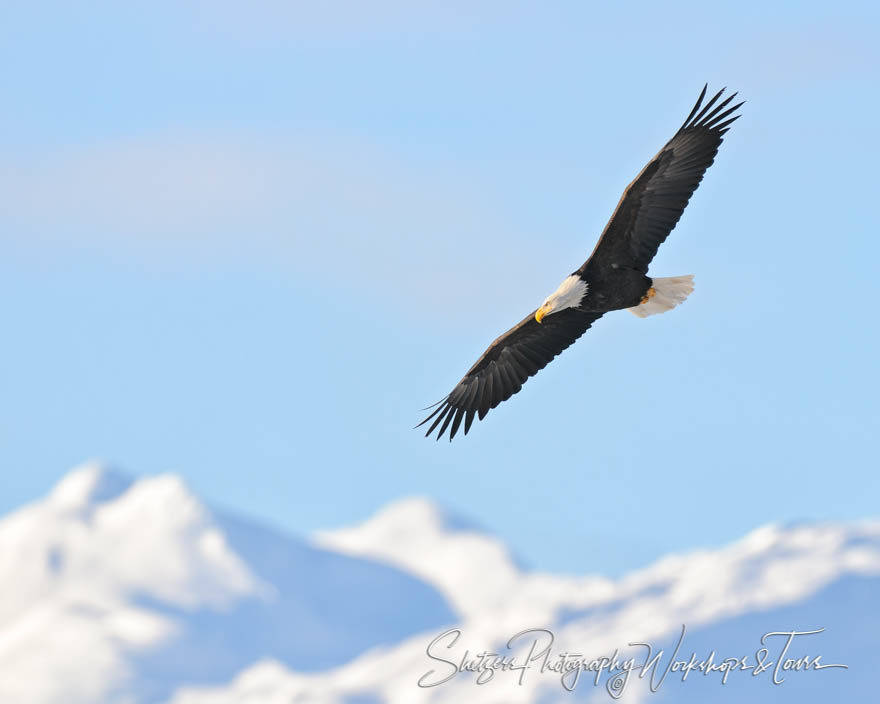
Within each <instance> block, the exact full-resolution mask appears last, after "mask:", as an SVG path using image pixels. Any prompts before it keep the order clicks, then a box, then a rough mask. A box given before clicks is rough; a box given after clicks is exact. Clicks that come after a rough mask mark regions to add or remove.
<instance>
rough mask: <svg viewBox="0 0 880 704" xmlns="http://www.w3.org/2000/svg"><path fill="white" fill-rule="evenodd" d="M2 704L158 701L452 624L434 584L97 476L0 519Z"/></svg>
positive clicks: (175, 493)
mask: <svg viewBox="0 0 880 704" xmlns="http://www.w3.org/2000/svg"><path fill="white" fill-rule="evenodd" d="M0 584H2V587H0V701H3V702H6V701H14V702H47V703H48V702H53V703H54V702H64V703H65V704H67V703H70V702H106V701H132V699H131V695H132V693H134V694H136V697H135V699H134V700H135V701H139V702H141V701H144V702H150V701H158V700H161V699H163V698H164V697H166V696H168V695H169V694H170V692H171V691H172V690H173V689H174V688H176V687H178V686H180V684H181V683H184V682H192V683H197V682H202V683H205V682H219V681H224V680H226V679H228V678H230V677H232V676H233V675H234V674H235V673H236V672H238V671H239V670H240V669H242V668H243V667H245V666H247V665H249V664H251V663H253V662H254V661H256V660H258V659H260V658H265V657H273V658H277V659H279V660H280V661H282V662H285V663H288V664H289V665H291V666H295V667H296V668H298V669H301V670H306V671H308V670H314V669H317V668H325V667H330V666H333V665H339V664H341V663H343V662H346V661H348V660H349V659H351V658H352V657H354V656H355V655H356V654H358V653H361V652H363V651H364V650H365V649H367V648H369V647H372V646H375V645H378V644H382V643H393V642H396V641H398V640H400V639H401V638H403V637H405V636H406V635H408V634H411V633H413V632H417V631H420V630H422V629H424V628H429V627H433V626H440V625H442V624H445V623H449V622H451V621H453V620H454V618H455V616H454V614H453V612H452V611H451V610H450V609H449V607H448V606H447V604H446V602H445V601H444V599H443V598H442V596H441V595H440V594H439V593H438V592H437V591H436V590H435V589H433V588H432V587H431V586H429V585H427V584H425V583H424V582H421V581H420V580H418V579H416V578H414V577H412V576H411V575H409V574H407V573H405V572H402V571H400V570H397V569H395V568H393V567H390V566H387V565H384V564H379V563H376V562H371V561H367V560H362V559H359V558H353V557H349V556H345V555H341V554H339V553H335V552H329V551H326V550H323V549H320V548H318V547H315V546H312V545H309V544H307V543H304V542H302V541H299V540H296V539H294V538H290V537H287V536H283V535H281V534H279V533H277V532H274V531H272V530H271V529H268V528H266V527H263V526H260V525H257V524H254V523H250V522H248V521H244V520H241V519H238V518H233V517H228V516H222V515H217V514H215V513H213V512H212V511H210V510H209V509H208V508H207V507H205V506H204V505H203V504H202V503H201V502H200V501H199V500H198V499H197V498H195V497H194V496H193V495H192V494H191V493H190V492H189V491H188V489H187V488H186V486H185V485H184V484H183V482H181V481H180V479H178V478H176V477H173V476H159V477H151V478H147V479H142V480H140V481H137V482H131V481H130V480H127V479H126V478H125V477H123V476H121V475H118V474H114V473H112V472H108V471H106V470H103V469H101V468H99V467H97V466H88V467H84V468H81V469H78V470H76V471H74V472H72V473H71V474H70V475H68V476H67V477H66V478H65V479H64V480H63V481H62V482H61V483H60V484H59V485H58V486H57V487H56V488H55V490H54V491H53V492H52V493H51V494H50V495H49V496H48V497H47V498H46V499H45V500H43V501H40V502H37V503H35V504H32V505H30V506H27V507H25V508H23V509H21V510H19V511H17V512H15V513H13V514H11V515H9V516H7V517H5V518H3V519H2V520H0Z"/></svg>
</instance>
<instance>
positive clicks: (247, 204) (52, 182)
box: [0, 134, 527, 305]
mask: <svg viewBox="0 0 880 704" xmlns="http://www.w3.org/2000/svg"><path fill="white" fill-rule="evenodd" d="M435 166H436V164H425V165H424V168H417V167H416V166H414V165H412V164H408V163H406V162H405V161H404V160H400V159H396V158H395V157H394V156H392V155H390V154H388V153H383V152H382V151H381V150H379V149H377V148H375V147H372V146H369V145H365V144H358V143H354V142H351V141H348V142H344V141H340V140H335V141H334V140H330V139H327V138H326V137H320V138H319V137H305V136H303V137H301V138H300V139H298V140H292V139H286V138H285V139H278V140H269V139H254V138H247V137H240V136H230V135H213V136H206V135H204V134H202V135H199V136H187V135H181V134H157V135H151V136H146V137H141V138H132V139H126V140H119V141H113V142H105V143H102V144H99V145H96V146H92V147H90V148H77V149H74V150H68V151H65V152H63V153H55V154H51V155H46V156H44V157H41V158H30V159H28V160H26V161H20V162H19V163H17V164H11V165H10V164H7V166H6V167H5V168H4V169H3V170H2V171H0V192H2V193H3V194H4V195H3V200H4V201H5V203H4V205H3V209H2V210H3V215H2V216H0V223H2V228H3V230H4V231H5V232H6V233H7V235H6V236H7V237H15V238H17V240H18V242H19V244H23V245H25V246H28V245H31V246H39V247H42V248H47V249H48V250H49V251H51V250H53V249H54V250H57V251H59V252H63V251H65V250H66V248H67V247H68V246H69V245H70V243H75V244H76V245H77V246H88V247H98V248H101V249H110V250H113V251H117V252H121V253H130V254H132V255H135V256H139V257H145V259H146V261H149V260H150V258H151V257H153V258H154V260H155V261H160V260H162V259H165V258H168V257H176V258H182V259H183V260H184V261H187V260H191V261H192V263H193V265H195V264H196V262H200V263H201V264H204V263H205V262H207V263H208V264H209V265H210V264H211V262H215V261H217V260H218V259H219V260H224V259H226V260H228V258H229V257H250V256H253V257H257V258H263V259H265V258H266V257H267V256H268V257H270V258H272V260H273V261H280V262H282V263H283V264H284V265H285V266H288V267H290V268H291V269H292V270H293V271H294V272H295V273H297V274H298V275H301V276H305V277H310V278H313V279H321V280H330V281H335V282H340V281H345V282H346V283H347V284H348V285H350V286H352V287H357V288H363V287H364V286H366V287H368V288H370V289H371V290H372V291H373V292H375V293H379V294H380V295H385V294H394V295H398V296H406V297H407V298H411V299H412V301H413V302H414V304H415V305H430V304H433V303H443V304H444V305H448V304H450V303H451V304H455V305H457V304H461V303H463V302H464V301H465V300H467V299H470V298H472V297H473V296H474V295H481V294H482V295H489V294H490V293H491V291H492V290H493V288H495V287H493V286H492V284H491V282H490V281H485V280H484V279H485V277H484V274H485V273H486V270H487V264H488V265H489V271H490V272H491V271H492V270H495V271H499V272H500V271H503V270H506V271H512V272H514V274H516V273H517V272H521V271H523V270H524V269H525V268H526V267H527V262H526V257H524V256H522V254H521V253H520V254H517V251H516V250H517V238H516V232H515V230H513V228H511V226H510V224H509V223H506V222H504V221H503V219H502V218H501V217H500V216H498V215H496V214H494V213H493V212H491V210H490V208H489V207H488V206H487V205H486V204H485V203H483V202H481V199H480V196H479V194H476V195H472V194H470V193H468V190H467V188H466V187H465V186H464V185H462V184H461V183H457V182H456V181H455V174H454V173H453V172H446V171H444V170H442V169H440V170H437V169H433V168H432V167H435ZM502 242H503V243H504V245H505V246H500V245H501V243H502ZM520 245H521V246H522V247H525V246H526V244H525V243H520ZM481 281H482V282H483V283H482V284H481ZM401 292H402V293H401Z"/></svg>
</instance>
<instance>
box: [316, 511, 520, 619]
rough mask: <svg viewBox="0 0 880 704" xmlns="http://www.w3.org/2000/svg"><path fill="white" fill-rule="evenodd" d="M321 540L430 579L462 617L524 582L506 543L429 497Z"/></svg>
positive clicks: (327, 534) (326, 533)
mask: <svg viewBox="0 0 880 704" xmlns="http://www.w3.org/2000/svg"><path fill="white" fill-rule="evenodd" d="M315 541H316V542H317V543H318V544H319V545H321V546H323V547H327V548H330V549H333V550H338V551H339V552H342V553H346V554H349V555H355V556H358V557H366V558H370V559H376V560H381V561H383V562H386V563H388V564H391V565H394V566H395V567H399V568H401V569H404V570H407V571H408V572H411V573H412V574H414V575H416V576H418V577H421V578H422V579H425V580H427V581H428V582H430V583H431V584H434V585H436V586H437V587H438V588H439V589H440V590H441V592H442V593H443V594H444V596H445V597H446V598H447V599H448V600H449V601H450V603H452V604H453V606H454V607H455V608H456V610H457V611H458V613H459V614H460V615H461V616H462V617H467V616H468V615H470V614H474V613H477V612H479V611H481V610H484V609H486V608H490V607H491V606H492V605H494V604H496V603H498V600H499V596H500V595H502V594H504V593H506V592H508V591H509V590H510V589H511V588H512V587H513V585H514V584H516V583H517V582H518V581H519V579H520V577H521V574H520V571H519V569H518V567H517V566H516V563H515V561H514V559H513V558H512V556H511V554H510V551H509V549H508V548H507V546H506V545H505V544H504V543H503V542H502V541H501V540H499V539H498V538H496V537H495V536H493V535H491V534H489V533H486V532H485V531H483V530H481V529H479V528H478V527H477V526H476V525H475V524H473V523H471V522H469V521H466V520H463V519H461V518H459V517H457V516H456V515H455V514H454V513H452V512H450V511H447V510H445V509H443V508H441V507H440V506H438V505H437V504H436V503H434V502H433V501H431V500H429V499H426V498H423V497H410V498H404V499H399V500H397V501H394V502H392V503H390V504H388V505H387V506H385V507H384V508H382V509H380V510H379V511H378V512H377V513H376V514H375V515H373V516H372V517H371V518H368V519H367V520H366V521H364V522H363V523H361V524H359V525H355V526H349V527H346V528H340V529H338V530H332V531H321V532H319V533H317V534H316V535H315Z"/></svg>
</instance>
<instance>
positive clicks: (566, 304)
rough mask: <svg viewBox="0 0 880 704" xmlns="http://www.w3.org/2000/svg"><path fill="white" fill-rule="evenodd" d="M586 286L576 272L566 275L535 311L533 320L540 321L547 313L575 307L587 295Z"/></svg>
mask: <svg viewBox="0 0 880 704" xmlns="http://www.w3.org/2000/svg"><path fill="white" fill-rule="evenodd" d="M587 288H589V287H588V285H587V282H586V281H584V280H583V279H582V278H581V277H580V276H578V275H577V274H572V275H571V276H569V277H567V278H566V279H565V281H563V282H562V283H561V284H559V288H557V289H556V290H555V291H554V292H553V293H551V294H550V295H549V296H547V299H546V300H545V301H544V302H543V303H542V304H541V307H540V308H538V310H537V311H536V312H535V320H537V321H538V322H539V323H540V322H541V321H542V320H543V319H544V318H545V317H546V316H548V315H552V314H553V313H558V312H559V311H561V310H565V309H566V308H576V307H577V306H579V305H580V304H581V301H582V300H583V299H584V296H586V295H587Z"/></svg>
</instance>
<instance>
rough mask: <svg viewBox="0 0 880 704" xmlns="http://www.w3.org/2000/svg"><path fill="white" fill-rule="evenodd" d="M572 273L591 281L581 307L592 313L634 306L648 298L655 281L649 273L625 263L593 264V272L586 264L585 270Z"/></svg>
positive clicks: (588, 283) (587, 282)
mask: <svg viewBox="0 0 880 704" xmlns="http://www.w3.org/2000/svg"><path fill="white" fill-rule="evenodd" d="M596 269H598V270H596ZM572 276H577V277H579V278H580V279H581V280H583V281H584V282H585V283H586V284H587V292H586V295H585V296H584V298H583V300H582V301H581V303H580V305H579V306H578V307H579V308H580V310H583V311H586V312H589V313H610V312H611V311H612V310H622V309H624V308H634V307H635V306H637V305H639V304H640V302H641V301H642V299H644V297H645V296H646V295H647V293H648V291H649V290H650V288H651V284H652V280H651V277H649V276H648V275H647V274H644V273H643V272H641V271H639V270H638V269H633V268H632V267H629V266H626V265H625V264H618V265H617V266H614V265H613V264H612V266H611V267H607V268H598V267H593V270H592V271H591V267H586V270H585V271H584V272H580V271H576V272H575V273H574V274H572Z"/></svg>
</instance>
